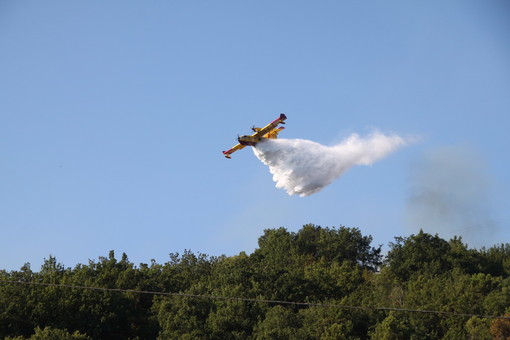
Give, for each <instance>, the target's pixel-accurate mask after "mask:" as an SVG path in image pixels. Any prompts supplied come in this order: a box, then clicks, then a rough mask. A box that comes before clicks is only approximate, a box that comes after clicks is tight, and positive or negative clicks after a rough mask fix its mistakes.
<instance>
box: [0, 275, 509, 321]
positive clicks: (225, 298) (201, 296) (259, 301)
mask: <svg viewBox="0 0 510 340" xmlns="http://www.w3.org/2000/svg"><path fill="white" fill-rule="evenodd" d="M0 283H10V284H19V285H30V286H43V287H59V288H71V289H83V290H97V291H104V292H120V293H134V294H148V295H160V296H182V297H188V298H197V299H211V300H224V301H243V302H254V303H267V304H278V305H294V306H306V307H328V308H341V309H354V310H373V311H386V312H408V313H423V314H437V315H444V316H458V317H466V318H471V317H474V316H476V317H479V318H485V319H503V320H510V317H508V316H496V315H480V314H469V313H457V312H445V311H436V310H426V309H408V308H392V307H374V306H349V305H339V304H324V303H313V302H295V301H284V300H270V299H255V298H243V297H232V296H216V295H201V294H190V293H168V292H155V291H146V290H136V289H122V288H106V287H90V286H78V285H68V284H58V283H43V282H30V281H14V280H0Z"/></svg>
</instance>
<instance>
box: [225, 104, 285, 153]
mask: <svg viewBox="0 0 510 340" xmlns="http://www.w3.org/2000/svg"><path fill="white" fill-rule="evenodd" d="M285 119H287V116H285V115H284V114H283V113H281V114H280V117H279V118H277V119H275V120H273V121H272V122H271V123H269V124H267V125H266V126H264V127H263V128H258V127H252V128H251V129H252V130H253V132H255V133H254V134H253V135H244V136H240V137H237V140H238V141H239V144H236V145H234V146H233V147H232V148H231V149H229V150H227V151H223V154H224V155H225V157H227V158H232V157H230V155H231V154H232V153H234V152H236V151H237V150H241V149H243V148H244V147H245V146H248V145H249V146H255V145H257V143H258V142H260V141H262V140H264V139H266V138H273V139H275V138H276V137H277V136H278V133H279V132H280V131H282V130H283V129H285V128H284V127H283V126H281V127H278V124H285V122H284V120H285Z"/></svg>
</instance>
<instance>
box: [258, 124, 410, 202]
mask: <svg viewBox="0 0 510 340" xmlns="http://www.w3.org/2000/svg"><path fill="white" fill-rule="evenodd" d="M405 144H406V141H405V140H404V139H403V138H402V137H400V136H397V135H385V134H382V133H380V132H375V133H372V134H371V135H369V136H367V137H365V138H362V137H360V136H359V135H357V134H353V135H351V136H350V137H348V138H347V139H345V140H344V141H342V142H341V143H339V144H337V145H334V146H324V145H321V144H319V143H316V142H313V141H309V140H305V139H267V140H264V141H263V142H260V143H258V144H257V146H256V147H255V148H253V150H254V153H255V155H256V156H257V158H258V159H260V161H262V163H264V164H266V165H267V166H268V167H269V171H270V172H271V174H272V175H273V180H274V181H275V182H276V187H277V188H280V189H284V190H285V191H287V193H288V194H289V195H299V196H301V197H304V196H309V195H311V194H314V193H316V192H318V191H320V190H322V189H323V188H324V187H326V186H327V185H329V184H330V183H331V182H333V181H334V180H335V179H337V178H338V177H340V176H341V175H342V174H343V173H344V172H346V171H347V170H349V169H350V168H352V167H353V166H355V165H371V164H373V163H374V162H376V161H378V160H380V159H382V158H384V157H386V156H387V155H388V154H389V153H391V152H392V151H395V150H396V149H398V148H399V147H402V146H404V145H405Z"/></svg>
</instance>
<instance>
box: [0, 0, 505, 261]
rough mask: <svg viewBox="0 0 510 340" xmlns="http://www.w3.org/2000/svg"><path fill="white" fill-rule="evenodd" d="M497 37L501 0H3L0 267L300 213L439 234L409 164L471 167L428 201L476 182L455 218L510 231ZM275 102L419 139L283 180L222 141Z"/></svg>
mask: <svg viewBox="0 0 510 340" xmlns="http://www.w3.org/2000/svg"><path fill="white" fill-rule="evenodd" d="M509 37H510V5H509V4H508V2H507V1H497V0H495V1H469V0H467V1H466V0H462V1H460V0H459V1H427V2H417V1H390V2H381V1H363V2H360V1H318V2H317V1H108V2H104V1H86V2H79V1H2V2H1V3H0V46H1V53H0V157H1V160H0V232H1V236H0V268H3V269H8V270H13V269H19V267H21V266H22V265H23V264H24V263H25V262H30V263H31V264H32V267H33V269H36V270H37V269H39V266H40V265H41V263H42V262H43V259H44V258H47V257H48V256H49V255H50V254H51V255H53V256H56V257H57V260H59V261H60V262H62V263H63V264H64V265H65V266H69V267H72V266H74V265H75V264H77V263H87V261H88V259H96V258H97V257H98V256H106V255H107V254H108V251H109V250H110V249H113V250H115V251H116V253H117V254H118V255H119V256H120V254H121V253H122V252H126V253H127V255H128V257H129V259H130V260H131V261H133V262H135V263H136V264H138V263H140V262H146V263H147V262H149V261H150V260H151V259H156V260H157V261H158V262H165V261H166V260H167V259H168V253H170V252H182V251H183V250H184V249H191V250H192V251H199V252H203V253H206V254H209V255H220V254H226V255H234V254H237V253H239V252H240V251H247V252H251V251H253V249H255V248H256V247H257V238H258V237H259V236H260V235H262V233H263V230H264V229H265V228H277V227H280V226H283V227H286V228H288V229H289V230H291V231H296V230H298V229H299V228H300V227H301V226H302V225H303V224H306V223H315V224H319V225H321V226H324V227H326V226H329V227H331V226H339V225H345V226H348V227H357V228H360V229H361V231H362V233H363V234H365V235H372V236H373V237H374V244H375V245H377V244H385V245H387V243H388V242H391V241H392V240H393V238H394V237H395V236H406V235H409V234H411V233H415V232H417V231H418V230H419V228H420V227H421V228H423V229H424V230H425V231H430V232H439V233H440V235H441V236H444V237H445V238H448V237H451V236H453V235H454V234H453V232H452V231H449V230H441V227H438V226H433V225H427V224H428V223H427V222H426V221H425V222H424V223H420V225H417V224H418V223H417V222H416V221H417V220H416V219H414V220H413V219H409V216H408V215H409V206H410V201H412V200H410V198H412V196H413V193H414V194H415V193H416V190H420V189H416V183H415V182H416V181H425V182H427V181H428V182H427V183H429V187H430V182H432V186H434V185H436V186H438V187H439V189H440V190H443V194H444V193H445V192H446V194H447V195H450V194H451V196H452V197H459V196H462V197H464V192H463V189H465V188H466V187H469V188H471V187H470V185H471V184H472V183H473V182H476V183H477V185H476V186H475V187H474V188H473V190H471V191H470V192H469V195H471V196H470V197H471V198H472V199H471V201H469V202H467V203H465V205H464V206H462V207H460V208H459V205H462V204H460V203H459V199H457V200H456V201H455V200H454V201H455V202H454V204H453V206H451V207H450V206H448V203H445V204H446V205H445V206H441V207H440V208H441V209H444V210H445V211H450V210H448V209H460V210H461V211H462V209H468V210H473V209H471V208H472V207H473V206H476V205H477V204H475V203H476V198H473V197H475V196H476V197H479V198H480V204H481V205H482V208H480V211H478V212H477V214H478V215H479V216H476V218H473V219H471V220H470V221H480V225H479V226H476V225H469V226H466V227H462V226H461V228H460V229H458V231H459V234H461V235H463V234H465V240H466V241H467V242H469V243H470V245H471V244H472V245H473V246H482V245H492V244H493V243H495V242H510V237H509V236H508V235H509V233H508V231H509V224H510V214H509V212H508V211H509V207H510V178H509V174H510V158H509V150H508V149H509V146H510V137H509V133H508V130H509V128H510V118H509V117H510V39H509ZM280 112H284V113H286V114H287V117H288V120H287V125H286V127H287V129H286V130H285V131H284V132H283V133H282V134H281V135H282V137H284V138H304V139H310V140H313V141H316V142H319V143H322V144H325V145H332V144H334V143H336V142H339V141H341V140H342V139H343V138H344V137H346V136H348V135H349V134H351V133H359V134H361V135H363V134H367V133H369V132H370V131H372V129H374V128H377V129H379V130H381V131H382V132H385V133H397V134H400V135H402V136H418V137H419V138H420V141H419V142H418V143H415V144H413V145H410V146H408V147H406V148H404V149H401V150H399V151H397V152H395V153H393V154H392V155H390V156H389V157H387V158H386V159H384V160H382V161H380V162H378V163H376V164H374V165H373V166H371V167H356V168H353V169H351V170H350V171H349V172H348V173H346V174H345V175H344V176H342V177H341V178H339V179H338V180H337V181H335V182H334V183H333V184H331V185H330V186H329V187H327V188H325V189H324V190H323V191H321V192H319V193H317V194H314V195H312V196H310V197H304V198H301V197H294V196H288V195H287V194H286V193H285V192H284V191H283V190H280V189H276V188H275V187H274V182H273V181H272V179H271V175H270V174H269V172H268V169H267V167H266V166H265V165H263V164H262V163H261V162H260V161H259V160H258V159H256V157H255V156H254V154H253V152H252V151H251V150H249V149H246V150H242V151H240V152H238V153H236V154H235V156H234V157H233V159H232V160H227V159H225V158H224V157H223V155H222V154H221V151H222V150H226V149H228V148H230V147H231V146H232V145H234V144H235V137H236V135H237V134H238V133H240V134H244V133H247V132H249V131H250V130H249V128H250V127H251V126H252V125H254V124H256V125H265V124H267V123H268V122H270V121H271V120H273V119H275V118H276V117H277V116H278V114H279V113H280ZM437 155H443V156H442V158H441V157H439V156H437ZM437 159H440V160H439V161H438V160H437ZM441 159H442V160H441ZM457 160H458V161H457ZM442 164H446V165H445V166H444V167H443V166H442ZM443 168H444V171H443ZM464 170H466V171H465V172H464ZM457 172H458V173H459V175H458V176H457V175H456V173H457ZM430 173H431V174H430ZM429 174H430V176H429ZM445 174H446V175H445ZM444 176H446V177H444ZM431 178H432V179H431ZM434 178H439V179H438V180H434ZM452 182H456V184H455V185H452V188H449V185H450V184H451V183H452ZM418 187H420V186H419V185H418ZM479 193H480V195H479ZM469 195H468V196H469ZM460 201H462V199H460ZM473 202H475V203H473ZM440 203H441V202H435V204H438V205H439V204H440ZM455 204H457V206H455ZM450 217H452V216H450ZM456 217H458V216H456ZM453 218H455V216H453ZM436 220H437V216H435V217H431V219H430V221H431V222H430V223H436V222H437V221H436ZM410 221H411V222H410ZM434 221H436V222H434ZM487 221H490V222H488V224H490V227H487V225H488V224H487V223H486V222H487ZM413 224H415V225H413ZM475 224H476V223H475ZM457 227H458V225H457ZM484 242H485V243H484ZM385 249H387V247H386V246H385Z"/></svg>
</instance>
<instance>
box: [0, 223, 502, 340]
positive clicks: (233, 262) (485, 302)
mask: <svg viewBox="0 0 510 340" xmlns="http://www.w3.org/2000/svg"><path fill="white" fill-rule="evenodd" d="M6 281H9V282H6ZM13 281H15V282H13ZM72 286H74V287H72ZM76 286H80V287H98V288H112V289H119V290H118V291H112V290H100V289H83V288H78V287H76ZM124 290H128V291H124ZM129 290H135V291H138V292H134V291H129ZM140 291H144V292H164V293H181V294H183V295H161V294H153V293H141V292H140ZM191 295H193V296H191ZM215 297H222V298H215ZM225 298H232V299H225ZM254 300H258V301H254ZM260 300H265V301H260ZM267 300H272V301H273V302H269V301H267ZM276 301H282V302H276ZM285 302H299V303H303V304H289V303H285ZM326 305H327V306H326ZM0 306H1V307H0V338H2V339H4V338H6V339H19V340H21V339H50V338H51V339H156V338H158V339H493V338H496V339H508V338H510V319H497V318H487V317H485V318H484V317H482V316H503V315H505V314H507V315H508V314H510V245H509V244H502V245H497V246H494V247H491V248H488V249H478V250H477V249H470V248H468V247H467V246H466V245H465V244H463V243H462V240H461V239H460V238H453V239H451V240H449V241H447V240H444V239H442V238H440V237H438V236H437V235H436V236H434V235H430V234H427V233H424V232H422V231H420V232H419V233H418V234H416V235H411V236H409V237H397V238H395V241H394V242H393V243H390V250H389V252H388V254H387V255H386V256H382V254H381V246H374V245H372V238H371V236H364V235H362V234H361V232H360V230H359V229H356V228H346V227H339V228H322V227H320V226H315V225H311V224H309V225H305V226H303V227H302V228H301V229H300V230H299V231H297V232H289V231H288V230H286V229H284V228H279V229H268V230H265V231H264V234H263V235H262V236H261V237H260V238H259V245H258V248H257V249H256V250H255V251H254V252H253V253H252V254H250V255H247V254H245V253H244V252H243V253H240V254H239V255H237V256H220V257H212V256H207V255H205V254H200V253H193V252H190V251H186V252H184V253H183V254H176V253H172V254H170V256H169V261H168V262H166V263H163V264H159V263H156V262H155V261H152V262H151V263H150V264H140V265H138V266H136V265H134V264H133V263H131V262H130V261H129V260H128V257H127V255H126V254H122V257H121V258H120V260H119V259H117V258H116V257H115V254H114V252H113V251H111V252H110V254H109V255H108V257H99V259H98V260H91V261H89V263H88V264H79V265H77V266H76V267H74V268H65V267H64V265H62V264H60V263H59V262H58V261H57V259H56V258H54V257H51V256H50V257H49V259H46V260H45V263H44V265H43V266H42V267H41V269H40V270H39V271H38V272H36V271H33V270H32V269H31V268H30V265H29V264H26V265H25V266H23V267H22V268H21V269H20V270H19V271H11V272H7V271H0ZM359 307H364V308H359ZM381 308H386V310H382V309H381ZM387 309H391V310H387ZM411 310H413V311H411ZM417 310H421V311H422V312H419V311H417ZM423 311H432V312H423ZM437 312H442V313H437ZM455 314H468V315H455ZM475 315H477V316H475Z"/></svg>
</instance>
